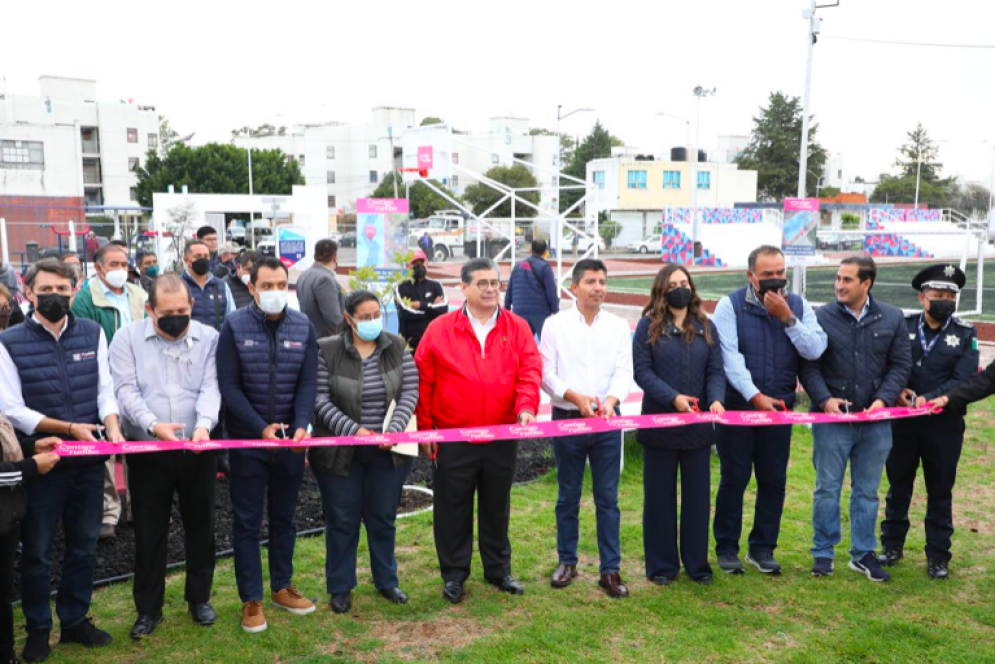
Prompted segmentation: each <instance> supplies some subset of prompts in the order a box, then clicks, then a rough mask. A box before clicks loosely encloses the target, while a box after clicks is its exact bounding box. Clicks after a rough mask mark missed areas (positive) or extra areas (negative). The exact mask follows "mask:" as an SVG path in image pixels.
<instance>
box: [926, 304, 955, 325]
mask: <svg viewBox="0 0 995 664" xmlns="http://www.w3.org/2000/svg"><path fill="white" fill-rule="evenodd" d="M956 310H957V300H930V301H929V309H927V311H929V315H930V316H932V317H933V318H934V319H935V320H938V321H940V322H941V323H945V322H946V321H947V319H948V318H950V317H951V316H953V315H954V311H956Z"/></svg>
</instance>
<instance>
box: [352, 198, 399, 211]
mask: <svg viewBox="0 0 995 664" xmlns="http://www.w3.org/2000/svg"><path fill="white" fill-rule="evenodd" d="M394 213H399V214H407V213H408V200H407V199H406V198H357V199H356V214H394Z"/></svg>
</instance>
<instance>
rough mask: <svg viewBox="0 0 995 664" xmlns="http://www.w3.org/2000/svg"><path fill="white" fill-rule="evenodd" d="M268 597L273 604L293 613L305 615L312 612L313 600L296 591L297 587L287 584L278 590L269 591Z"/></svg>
mask: <svg viewBox="0 0 995 664" xmlns="http://www.w3.org/2000/svg"><path fill="white" fill-rule="evenodd" d="M269 598H270V601H271V602H273V604H275V605H276V606H278V607H280V608H281V609H284V610H286V611H290V612H291V613H293V614H294V615H298V616H305V615H307V614H309V613H313V612H314V602H312V601H311V600H309V599H308V598H307V597H304V596H303V595H301V594H300V593H299V592H297V588H294V587H293V586H287V587H286V588H284V589H283V590H281V591H280V592H276V593H271V594H270V596H269Z"/></svg>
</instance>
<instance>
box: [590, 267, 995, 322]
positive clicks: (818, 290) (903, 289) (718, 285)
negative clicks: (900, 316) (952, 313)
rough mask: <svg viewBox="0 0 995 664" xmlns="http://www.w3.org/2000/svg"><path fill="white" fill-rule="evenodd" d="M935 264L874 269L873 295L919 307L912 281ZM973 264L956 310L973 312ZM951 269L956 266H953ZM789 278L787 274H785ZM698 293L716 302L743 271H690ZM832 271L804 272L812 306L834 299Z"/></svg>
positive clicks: (622, 286) (991, 297)
mask: <svg viewBox="0 0 995 664" xmlns="http://www.w3.org/2000/svg"><path fill="white" fill-rule="evenodd" d="M936 262H937V261H925V262H921V263H900V264H894V263H892V264H883V265H878V278H877V281H876V282H875V284H874V290H873V293H874V295H875V297H877V298H878V299H880V300H882V301H884V302H888V303H890V304H893V305H895V306H897V307H902V308H906V309H914V308H917V307H918V306H919V302H918V301H917V300H916V291H914V290H912V286H911V283H912V278H913V277H914V276H915V275H916V273H917V272H919V270H921V269H923V268H924V267H926V266H928V265H935V264H936ZM977 263H978V262H977V261H969V262H968V264H967V270H966V271H967V286H966V287H965V288H964V291H963V293H962V294H961V305H960V308H961V309H963V310H971V309H974V308H975V298H976V297H977V273H976V270H977ZM953 264H954V265H956V264H957V263H956V262H954V263H953ZM788 276H789V278H790V276H791V271H790V270H789V271H788ZM692 277H693V278H694V281H695V285H696V286H697V288H698V293H699V294H701V296H702V298H704V299H706V300H718V299H720V298H722V297H723V296H724V295H727V294H728V293H730V292H731V291H734V290H736V289H737V288H740V287H741V286H743V284H745V283H746V270H742V271H737V272H711V271H705V272H694V271H692ZM835 279H836V267H835V266H826V267H810V268H809V269H808V284H807V288H806V289H805V297H806V298H807V299H808V300H810V301H812V302H816V303H819V302H827V301H830V300H832V299H833V298H834V297H835V296H834V287H835ZM652 285H653V277H619V278H616V279H612V280H611V282H610V284H609V288H610V289H612V290H616V291H619V292H623V293H649V292H650V287H651V286H652ZM982 292H983V298H984V299H983V309H982V311H983V312H984V315H982V316H980V317H978V318H982V319H988V318H991V319H995V259H990V260H986V261H985V266H984V285H983V291H982Z"/></svg>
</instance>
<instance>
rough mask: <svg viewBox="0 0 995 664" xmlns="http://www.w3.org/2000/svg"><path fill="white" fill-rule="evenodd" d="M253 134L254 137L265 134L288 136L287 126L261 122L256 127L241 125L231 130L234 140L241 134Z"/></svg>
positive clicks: (261, 136) (260, 136)
mask: <svg viewBox="0 0 995 664" xmlns="http://www.w3.org/2000/svg"><path fill="white" fill-rule="evenodd" d="M246 135H248V136H251V137H252V138H263V137H265V136H286V135H287V128H286V127H282V126H281V127H275V126H273V125H271V124H269V123H266V124H261V125H259V126H258V127H256V128H255V129H253V128H252V127H240V128H238V129H232V130H231V139H232V140H233V141H234V140H235V139H236V138H238V137H239V136H246Z"/></svg>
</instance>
